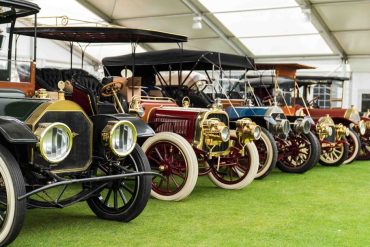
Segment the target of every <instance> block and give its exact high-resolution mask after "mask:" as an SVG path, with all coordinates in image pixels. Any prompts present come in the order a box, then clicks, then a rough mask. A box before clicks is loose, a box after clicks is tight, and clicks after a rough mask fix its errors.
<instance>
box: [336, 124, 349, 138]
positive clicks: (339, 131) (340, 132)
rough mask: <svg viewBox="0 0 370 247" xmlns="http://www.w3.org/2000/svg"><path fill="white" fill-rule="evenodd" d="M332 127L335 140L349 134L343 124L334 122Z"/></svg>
mask: <svg viewBox="0 0 370 247" xmlns="http://www.w3.org/2000/svg"><path fill="white" fill-rule="evenodd" d="M334 128H335V134H336V135H335V138H336V139H337V140H339V139H341V138H343V137H345V136H348V135H349V129H348V128H347V127H346V126H344V125H343V124H336V125H335V126H334Z"/></svg>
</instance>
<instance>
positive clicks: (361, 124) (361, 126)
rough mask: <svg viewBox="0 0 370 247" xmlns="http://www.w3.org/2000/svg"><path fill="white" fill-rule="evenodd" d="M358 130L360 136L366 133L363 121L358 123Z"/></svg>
mask: <svg viewBox="0 0 370 247" xmlns="http://www.w3.org/2000/svg"><path fill="white" fill-rule="evenodd" d="M358 128H359V130H360V134H361V135H364V134H365V132H366V125H365V122H364V121H363V120H361V121H360V122H359V123H358Z"/></svg>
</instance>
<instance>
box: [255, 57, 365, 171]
mask: <svg viewBox="0 0 370 247" xmlns="http://www.w3.org/2000/svg"><path fill="white" fill-rule="evenodd" d="M256 66H257V68H259V69H260V70H262V71H261V72H260V73H261V74H264V76H262V77H261V76H258V75H249V76H250V77H252V78H249V79H248V83H249V85H250V86H251V87H253V89H254V93H255V95H256V97H257V99H258V100H259V101H260V102H263V103H265V104H267V105H269V104H271V101H272V99H275V100H276V101H277V103H278V105H279V106H280V107H281V108H282V109H283V110H284V112H285V114H286V115H287V116H289V117H291V116H309V117H311V118H312V119H313V120H314V121H315V123H316V125H314V126H312V131H313V132H314V133H315V134H316V136H317V137H318V138H319V139H320V143H321V155H320V161H319V162H320V164H322V165H326V166H338V165H340V164H342V163H348V162H351V161H352V160H353V159H354V158H355V157H356V152H353V151H352V152H351V150H353V149H354V150H358V146H359V145H358V142H356V141H355V140H356V138H357V134H356V132H355V131H354V130H351V129H348V128H347V127H346V125H345V124H344V123H342V122H341V121H338V122H335V121H334V119H335V116H333V115H332V114H329V115H330V116H328V114H315V113H314V112H315V110H314V109H312V107H311V106H312V103H313V101H310V102H306V100H305V99H303V98H302V95H305V98H306V97H307V92H305V93H303V92H301V91H300V90H299V88H298V87H297V84H296V82H297V81H296V70H297V69H311V68H312V67H309V66H305V65H300V64H257V65H256ZM266 71H270V72H271V74H268V73H266ZM253 77H254V78H253ZM261 84H262V85H263V86H262V87H261V86H259V85H261ZM337 120H338V119H337ZM344 121H345V120H344ZM323 123H326V125H328V126H326V127H324V126H323ZM360 124H363V123H360ZM329 126H331V130H330V132H331V134H330V133H324V132H323V131H322V130H324V129H325V128H327V129H328V130H329V129H330V128H329ZM338 133H342V134H338ZM325 136H326V137H325ZM346 136H347V138H346ZM352 140H354V141H353V142H354V145H352V146H351V145H349V144H350V143H352Z"/></svg>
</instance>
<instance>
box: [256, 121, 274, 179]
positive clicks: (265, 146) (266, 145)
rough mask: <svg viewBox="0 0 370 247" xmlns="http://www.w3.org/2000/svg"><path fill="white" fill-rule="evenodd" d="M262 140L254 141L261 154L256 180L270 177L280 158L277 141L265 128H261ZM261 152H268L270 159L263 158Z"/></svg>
mask: <svg viewBox="0 0 370 247" xmlns="http://www.w3.org/2000/svg"><path fill="white" fill-rule="evenodd" d="M261 130H262V131H261V138H260V139H259V140H256V141H254V143H255V144H256V147H257V150H258V153H259V155H260V156H259V160H260V163H259V167H258V171H257V175H256V179H262V178H264V177H266V176H268V175H269V174H270V173H271V171H272V170H273V169H274V168H275V166H276V162H277V158H278V149H277V146H276V141H275V139H274V137H273V136H272V134H271V133H270V132H269V131H268V130H267V129H265V128H263V127H261ZM261 152H266V155H267V156H268V157H266V158H265V157H263V156H262V155H261Z"/></svg>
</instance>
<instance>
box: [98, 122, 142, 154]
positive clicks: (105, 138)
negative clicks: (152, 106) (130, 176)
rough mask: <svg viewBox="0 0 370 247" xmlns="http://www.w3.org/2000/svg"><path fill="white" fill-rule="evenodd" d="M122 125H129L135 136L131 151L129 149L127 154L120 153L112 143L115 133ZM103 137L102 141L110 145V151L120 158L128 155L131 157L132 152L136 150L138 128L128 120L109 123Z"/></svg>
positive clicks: (102, 134)
mask: <svg viewBox="0 0 370 247" xmlns="http://www.w3.org/2000/svg"><path fill="white" fill-rule="evenodd" d="M121 125H127V126H129V127H130V128H131V130H132V134H133V138H134V141H133V145H132V146H131V147H130V149H128V150H127V151H126V152H125V153H119V152H118V151H117V150H116V149H115V148H114V147H113V143H112V136H113V133H114V131H115V130H116V129H117V128H118V127H119V126H121ZM101 137H102V141H103V142H104V143H105V144H108V146H109V148H110V150H112V152H113V153H114V154H115V155H116V156H118V157H125V156H127V155H129V154H130V153H131V152H132V150H134V148H135V144H136V142H137V130H136V127H135V125H133V124H132V123H131V122H130V121H127V120H121V121H109V122H108V123H107V125H106V126H105V127H104V129H103V131H102V133H101Z"/></svg>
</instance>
